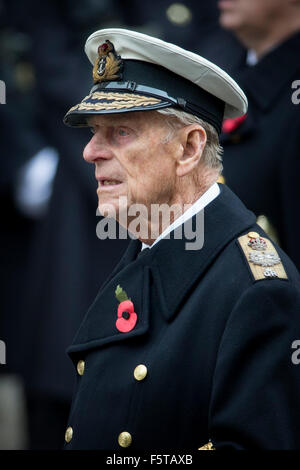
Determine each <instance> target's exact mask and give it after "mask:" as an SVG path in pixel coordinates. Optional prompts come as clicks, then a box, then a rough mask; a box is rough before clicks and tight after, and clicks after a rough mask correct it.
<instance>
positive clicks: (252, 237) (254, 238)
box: [238, 232, 287, 280]
mask: <svg viewBox="0 0 300 470" xmlns="http://www.w3.org/2000/svg"><path fill="white" fill-rule="evenodd" d="M238 241H239V244H240V246H241V248H242V250H243V252H244V255H245V256H246V258H247V261H248V263H249V266H250V269H251V272H252V274H253V277H254V279H255V280H259V279H275V278H277V279H278V278H279V279H287V275H286V272H285V269H284V267H283V264H282V262H281V259H280V257H279V256H278V253H277V251H276V250H275V248H274V246H273V244H272V242H271V241H270V240H268V239H267V238H263V237H261V236H260V235H259V234H258V233H256V232H249V233H248V234H247V235H243V236H241V237H239V239H238Z"/></svg>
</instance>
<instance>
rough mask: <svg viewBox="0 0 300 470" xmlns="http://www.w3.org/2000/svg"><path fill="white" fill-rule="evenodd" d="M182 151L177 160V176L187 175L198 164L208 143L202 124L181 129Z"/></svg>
mask: <svg viewBox="0 0 300 470" xmlns="http://www.w3.org/2000/svg"><path fill="white" fill-rule="evenodd" d="M180 132H181V136H180V137H181V144H182V153H181V156H180V158H179V159H178V160H177V169H176V173H177V176H185V175H187V174H188V173H190V172H191V171H193V169H194V168H195V167H196V166H197V165H198V163H199V161H200V158H201V156H202V153H203V150H204V147H205V145H206V140H207V136H206V132H205V129H204V128H203V127H202V126H200V124H191V125H189V126H185V127H183V128H181V129H180Z"/></svg>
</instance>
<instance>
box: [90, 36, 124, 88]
mask: <svg viewBox="0 0 300 470" xmlns="http://www.w3.org/2000/svg"><path fill="white" fill-rule="evenodd" d="M121 66H122V59H121V57H120V56H119V55H117V54H116V52H115V48H114V45H113V44H112V43H111V42H110V41H108V40H107V41H105V42H104V43H103V44H101V45H100V46H99V47H98V58H97V59H96V61H95V64H94V67H93V80H94V82H95V83H99V82H104V81H110V80H116V79H117V78H120V71H121Z"/></svg>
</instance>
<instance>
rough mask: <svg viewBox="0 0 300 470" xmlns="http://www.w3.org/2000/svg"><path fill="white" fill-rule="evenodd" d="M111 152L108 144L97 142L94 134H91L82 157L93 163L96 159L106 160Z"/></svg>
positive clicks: (111, 154)
mask: <svg viewBox="0 0 300 470" xmlns="http://www.w3.org/2000/svg"><path fill="white" fill-rule="evenodd" d="M112 156H113V153H112V151H111V150H110V149H109V147H108V145H106V144H105V143H104V142H99V141H98V140H97V139H96V136H93V137H92V138H91V140H90V141H89V143H88V144H87V145H86V147H85V149H84V151H83V158H84V159H85V161H86V162H88V163H95V162H96V161H97V160H100V159H103V160H108V159H110V158H112Z"/></svg>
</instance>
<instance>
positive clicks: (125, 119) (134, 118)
mask: <svg viewBox="0 0 300 470" xmlns="http://www.w3.org/2000/svg"><path fill="white" fill-rule="evenodd" d="M163 121H164V119H163V117H162V116H161V115H160V114H159V113H157V112H156V111H144V112H143V111H137V112H131V113H116V114H106V115H105V114H104V115H99V114H98V115H97V114H96V115H90V116H89V117H88V118H87V124H88V126H91V127H93V126H101V127H102V126H103V127H109V126H119V125H121V126H126V125H130V126H133V127H137V128H142V127H149V126H151V125H155V124H156V123H159V125H160V126H161V125H162V122H163Z"/></svg>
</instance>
